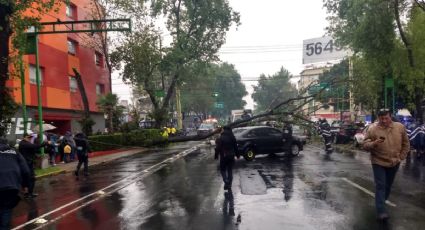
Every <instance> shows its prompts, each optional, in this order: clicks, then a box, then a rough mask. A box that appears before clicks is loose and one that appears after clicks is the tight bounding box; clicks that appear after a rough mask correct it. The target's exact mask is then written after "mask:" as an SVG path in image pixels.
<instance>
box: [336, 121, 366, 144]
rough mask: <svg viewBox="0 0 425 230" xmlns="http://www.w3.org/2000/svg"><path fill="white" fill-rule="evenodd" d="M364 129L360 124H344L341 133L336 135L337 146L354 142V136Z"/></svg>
mask: <svg viewBox="0 0 425 230" xmlns="http://www.w3.org/2000/svg"><path fill="white" fill-rule="evenodd" d="M363 128H364V127H363V126H361V127H359V126H358V124H354V123H346V124H342V125H341V127H340V128H339V132H338V133H336V135H335V143H336V144H347V143H349V142H351V141H353V140H354V135H355V134H356V133H358V132H360V131H361V130H362V129H363Z"/></svg>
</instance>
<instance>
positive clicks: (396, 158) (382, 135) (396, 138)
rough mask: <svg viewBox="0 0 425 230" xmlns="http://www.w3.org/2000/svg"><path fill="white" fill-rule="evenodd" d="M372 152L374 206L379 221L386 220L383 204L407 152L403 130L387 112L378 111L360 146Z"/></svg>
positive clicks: (406, 139) (384, 110)
mask: <svg viewBox="0 0 425 230" xmlns="http://www.w3.org/2000/svg"><path fill="white" fill-rule="evenodd" d="M363 148H364V149H365V150H368V151H370V153H371V162H372V169H373V176H374V181H375V206H376V211H377V215H378V219H379V220H386V219H388V218H389V215H388V212H387V211H386V208H385V201H386V200H387V199H388V197H389V196H390V192H391V187H392V184H393V182H394V178H395V175H396V173H397V170H398V168H399V166H400V162H401V161H402V160H404V159H405V158H406V156H407V154H408V153H409V150H410V144H409V138H408V137H407V133H406V128H405V127H404V125H403V124H401V123H399V122H394V121H392V119H391V112H390V110H388V109H381V110H380V111H379V112H378V122H377V123H374V124H372V125H371V127H370V128H369V129H368V130H367V132H366V136H365V141H364V144H363Z"/></svg>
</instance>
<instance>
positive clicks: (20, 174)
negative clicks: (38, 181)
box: [0, 138, 29, 229]
mask: <svg viewBox="0 0 425 230" xmlns="http://www.w3.org/2000/svg"><path fill="white" fill-rule="evenodd" d="M28 180H29V170H28V167H27V165H26V163H25V159H24V158H23V157H22V156H21V155H20V154H18V153H16V151H15V150H14V149H13V148H11V147H9V145H8V144H7V140H6V139H4V138H0V229H10V220H11V218H12V210H13V208H14V207H15V206H16V205H17V204H18V202H19V200H20V198H19V195H18V194H19V190H20V189H22V188H24V189H26V188H27V187H28Z"/></svg>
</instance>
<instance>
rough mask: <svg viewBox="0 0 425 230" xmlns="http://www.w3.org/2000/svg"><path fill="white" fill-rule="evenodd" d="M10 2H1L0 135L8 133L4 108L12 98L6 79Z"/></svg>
mask: <svg viewBox="0 0 425 230" xmlns="http://www.w3.org/2000/svg"><path fill="white" fill-rule="evenodd" d="M9 4H10V3H9ZM9 4H8V3H6V4H4V3H0V136H4V135H5V133H6V124H3V122H4V121H5V120H6V119H7V117H6V116H5V113H4V109H3V108H4V107H5V106H6V105H7V104H8V102H7V100H10V97H9V96H7V94H8V93H9V92H8V90H7V88H6V81H7V79H8V78H9V39H10V35H11V28H10V21H9V16H10V15H11V14H12V8H11V6H10V5H9Z"/></svg>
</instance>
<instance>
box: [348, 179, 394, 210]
mask: <svg viewBox="0 0 425 230" xmlns="http://www.w3.org/2000/svg"><path fill="white" fill-rule="evenodd" d="M342 180H343V181H345V182H347V183H348V184H350V185H352V186H354V187H356V188H358V189H360V190H361V191H363V192H365V193H366V194H368V195H370V196H372V197H373V198H375V194H374V193H373V192H371V191H369V190H367V189H365V188H363V187H362V186H360V185H358V184H356V183H354V182H352V181H351V180H349V179H347V178H345V177H343V178H342ZM385 203H386V204H387V205H389V206H391V207H397V205H396V204H394V203H393V202H391V201H389V200H387V201H385Z"/></svg>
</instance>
